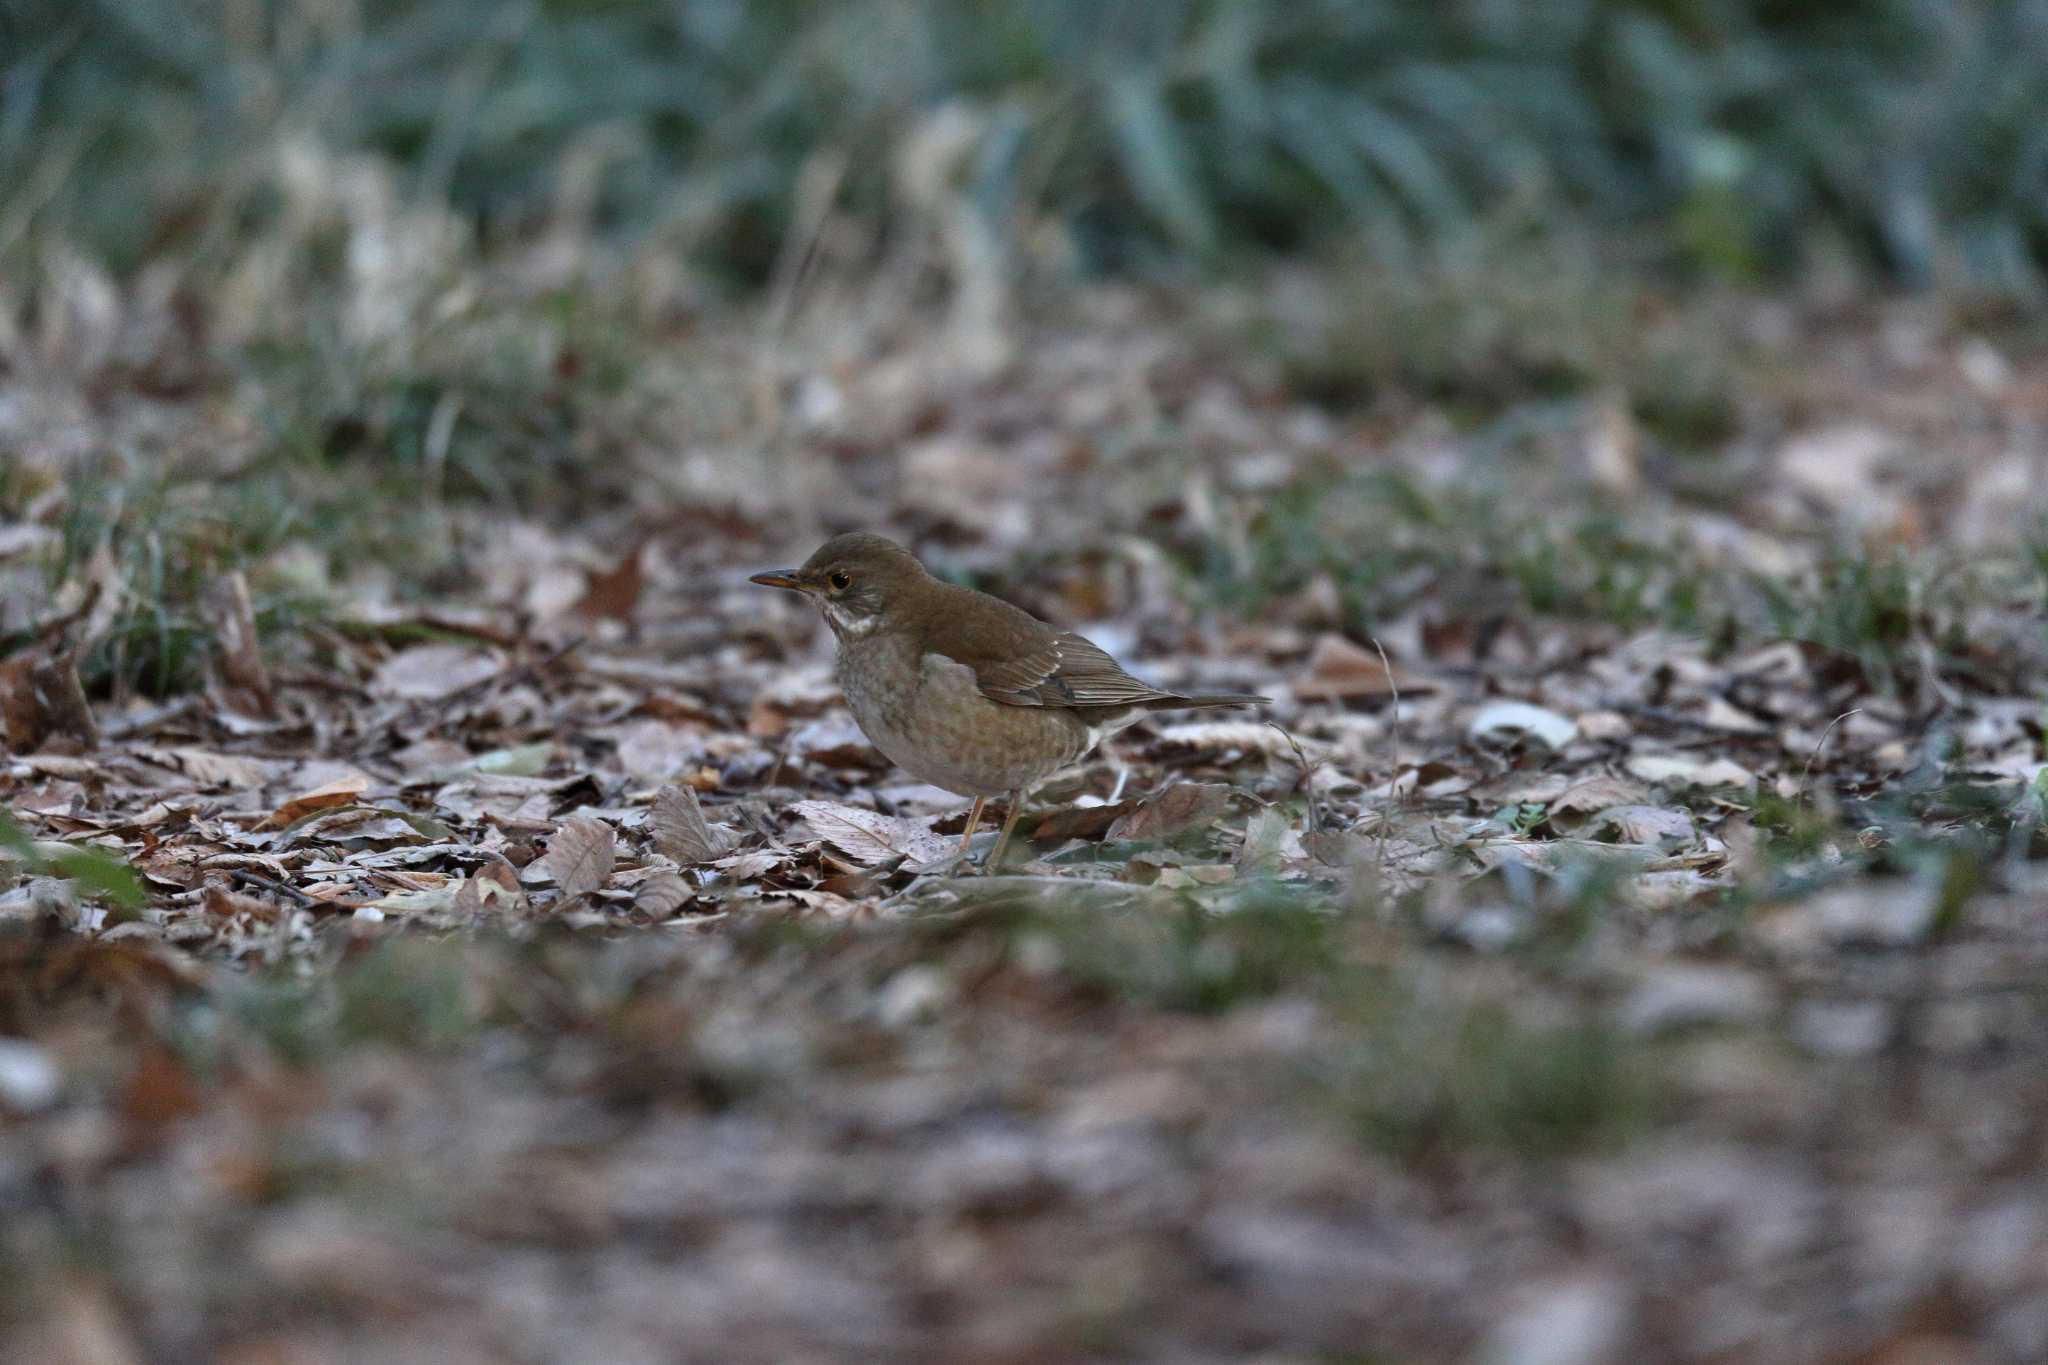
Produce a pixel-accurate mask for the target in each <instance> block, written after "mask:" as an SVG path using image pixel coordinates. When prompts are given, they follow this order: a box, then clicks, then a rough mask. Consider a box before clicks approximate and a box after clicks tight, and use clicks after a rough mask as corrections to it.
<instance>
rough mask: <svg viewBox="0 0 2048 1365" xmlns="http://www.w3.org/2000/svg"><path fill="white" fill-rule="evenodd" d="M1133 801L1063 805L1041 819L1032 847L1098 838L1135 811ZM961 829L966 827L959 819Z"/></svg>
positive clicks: (1033, 831)
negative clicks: (1070, 840)
mask: <svg viewBox="0 0 2048 1365" xmlns="http://www.w3.org/2000/svg"><path fill="white" fill-rule="evenodd" d="M1138 805H1139V803H1138V802H1136V801H1119V802H1117V803H1116V804H1115V805H1110V806H1066V807H1063V808H1061V809H1059V810H1056V811H1054V812H1052V814H1050V815H1048V816H1046V817H1045V818H1044V819H1042V820H1040V821H1039V822H1038V823H1037V824H1036V825H1035V826H1033V827H1032V830H1031V842H1033V843H1035V844H1043V843H1053V842H1064V841H1065V840H1068V839H1100V838H1102V837H1103V836H1104V835H1106V834H1107V833H1108V832H1109V829H1110V827H1111V826H1112V825H1114V824H1116V822H1117V821H1119V820H1121V819H1123V818H1124V817H1125V816H1126V815H1129V814H1130V813H1131V812H1133V811H1135V810H1137V809H1138ZM960 824H961V827H962V828H963V829H964V828H965V827H966V825H967V822H966V820H965V819H962V820H961V822H960Z"/></svg>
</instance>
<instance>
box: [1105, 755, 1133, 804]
mask: <svg viewBox="0 0 2048 1365" xmlns="http://www.w3.org/2000/svg"><path fill="white" fill-rule="evenodd" d="M1102 756H1103V757H1104V758H1106V759H1108V760H1109V766H1110V768H1111V769H1112V770H1114V771H1115V773H1116V785H1115V786H1114V787H1111V788H1110V789H1109V804H1110V805H1112V806H1114V805H1115V804H1116V803H1117V802H1119V801H1121V800H1123V799H1124V786H1125V784H1127V783H1128V782H1129V781H1130V780H1131V765H1130V764H1128V763H1126V762H1124V760H1123V756H1122V755H1121V754H1119V753H1117V751H1116V750H1115V749H1113V748H1111V747H1110V746H1109V745H1107V744H1105V745H1103V746H1102Z"/></svg>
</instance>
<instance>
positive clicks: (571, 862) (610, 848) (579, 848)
mask: <svg viewBox="0 0 2048 1365" xmlns="http://www.w3.org/2000/svg"><path fill="white" fill-rule="evenodd" d="M617 863H618V847H617V839H616V836H614V835H613V834H612V827H611V826H610V825H607V824H606V823H605V822H604V821H602V820H592V819H590V818H589V817H587V816H578V817H576V818H574V819H569V820H564V821H563V822H562V824H561V827H560V828H559V829H557V830H556V831H555V837H554V838H552V839H550V840H548V851H547V855H546V857H545V859H544V863H543V865H544V866H545V868H546V869H547V874H548V876H549V877H551V878H552V879H553V880H554V883H555V885H556V886H558V887H560V888H561V890H562V899H564V900H573V899H575V898H576V897H578V896H582V895H587V894H588V893H590V892H592V891H595V890H597V889H598V888H599V887H601V886H603V885H604V884H605V883H606V882H607V881H610V880H611V875H612V869H613V868H614V867H615V866H617Z"/></svg>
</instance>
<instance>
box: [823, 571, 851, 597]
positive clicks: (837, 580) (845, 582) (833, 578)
mask: <svg viewBox="0 0 2048 1365" xmlns="http://www.w3.org/2000/svg"><path fill="white" fill-rule="evenodd" d="M825 581H826V582H827V583H830V584H831V585H832V591H834V592H845V591H846V590H847V589H848V588H850V587H852V586H853V580H852V579H851V578H849V577H847V576H846V573H845V571H843V570H840V569H834V570H833V571H832V572H831V573H830V574H828V575H826V577H825Z"/></svg>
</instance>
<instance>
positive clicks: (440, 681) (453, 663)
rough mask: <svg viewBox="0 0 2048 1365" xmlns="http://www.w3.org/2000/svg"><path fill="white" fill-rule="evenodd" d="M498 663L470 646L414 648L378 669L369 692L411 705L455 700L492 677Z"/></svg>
mask: <svg viewBox="0 0 2048 1365" xmlns="http://www.w3.org/2000/svg"><path fill="white" fill-rule="evenodd" d="M498 668H499V664H498V660H497V659H496V658H495V657H494V656H492V655H491V654H488V653H486V652H485V651H483V650H480V649H473V648H471V647H470V646H468V645H415V646H414V647H413V648H411V649H407V650H401V651H400V652H398V653H397V654H394V655H392V656H391V657H390V658H388V659H386V660H385V661H384V662H383V663H382V664H381V665H379V667H378V669H377V672H376V674H375V675H374V676H373V677H372V678H371V679H370V690H371V691H372V692H378V693H382V694H383V695H385V696H388V697H398V698H401V699H404V700H408V701H432V700H435V699H438V698H441V697H447V696H452V695H454V694H455V693H457V692H460V691H461V690H462V689H463V688H465V687H474V686H475V685H476V684H478V683H480V682H482V681H484V679H486V678H489V677H491V676H492V675H493V674H495V673H496V672H497V671H498Z"/></svg>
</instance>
